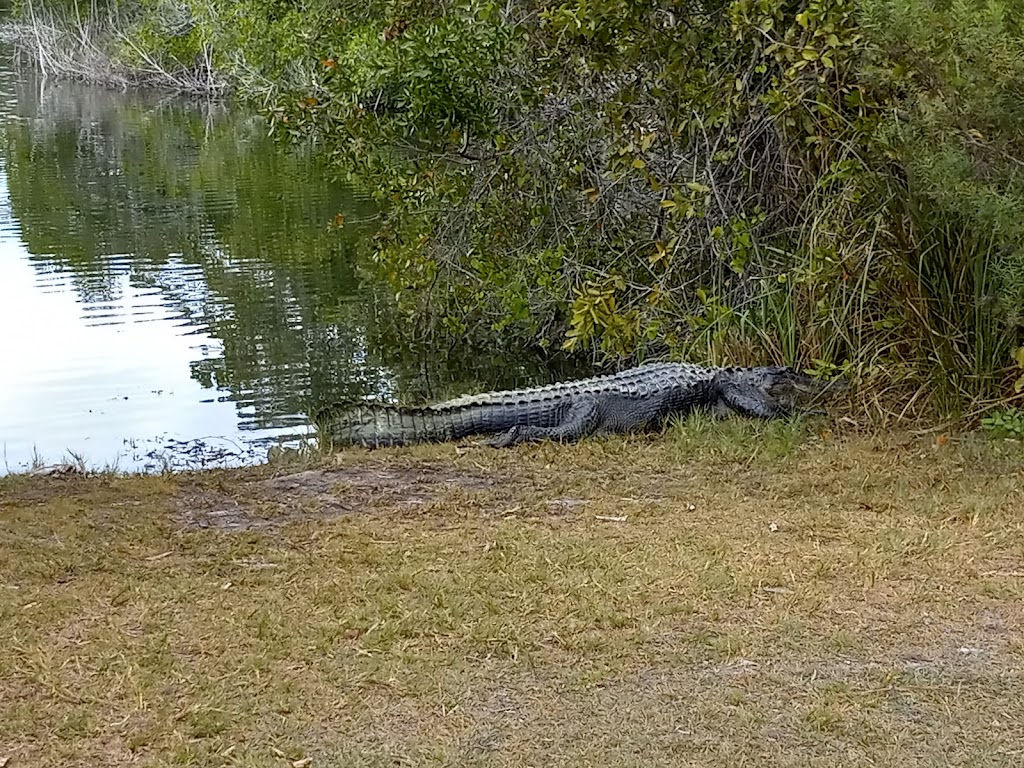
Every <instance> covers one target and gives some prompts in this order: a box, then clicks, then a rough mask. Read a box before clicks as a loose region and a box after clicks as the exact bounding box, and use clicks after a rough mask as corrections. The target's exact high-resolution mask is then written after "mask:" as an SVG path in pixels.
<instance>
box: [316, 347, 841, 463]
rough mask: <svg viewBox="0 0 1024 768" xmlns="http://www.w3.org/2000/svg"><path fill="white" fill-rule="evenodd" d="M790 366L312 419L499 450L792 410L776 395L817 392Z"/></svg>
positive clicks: (699, 369) (394, 436) (633, 376)
mask: <svg viewBox="0 0 1024 768" xmlns="http://www.w3.org/2000/svg"><path fill="white" fill-rule="evenodd" d="M820 387H821V385H820V382H816V381H815V380H813V379H811V378H809V377H807V376H802V375H801V374H798V373H796V372H794V371H792V370H791V369H789V368H779V367H764V368H713V367H703V366H698V365H690V364H686V363H653V364H648V365H642V366H639V367H637V368H631V369H629V370H626V371H622V372H621V373H616V374H612V375H609V376H597V377H594V378H590V379H583V380H580V381H570V382H564V383H560V384H552V385H550V386H546V387H534V388H531V389H523V390H512V391H504V392H488V393H484V394H480V395H468V396H466V397H460V398H456V399H454V400H449V401H447V402H443V403H438V404H436V405H428V406H424V407H419V408H408V407H399V406H391V405H379V404H373V403H363V404H347V405H338V406H333V407H331V408H328V409H326V410H325V411H322V412H321V413H319V414H318V415H317V417H316V419H315V421H316V422H317V425H318V428H319V429H320V433H321V435H323V436H325V437H328V438H330V440H331V441H332V442H333V443H334V444H335V445H353V444H355V445H365V446H369V447H379V446H386V445H406V444H409V443H421V442H446V441H450V440H461V439H463V438H466V437H469V436H472V435H493V436H494V437H492V439H490V440H489V441H488V443H489V444H490V445H493V446H495V447H508V446H512V445H516V444H518V443H523V442H535V441H539V440H556V441H560V442H573V441H575V440H579V439H580V438H582V437H585V436H587V435H591V434H612V433H622V432H630V431H636V430H643V429H649V428H651V427H654V426H656V425H661V424H663V423H664V422H665V421H666V420H667V419H669V418H671V417H674V416H680V415H684V414H686V413H689V412H690V411H693V410H695V409H697V408H718V409H721V408H722V407H725V408H726V409H728V410H731V411H735V412H737V413H741V414H743V415H746V416H752V417H757V418H768V419H770V418H776V417H779V416H783V415H785V414H787V413H789V412H790V409H789V408H788V407H787V406H786V405H784V404H783V403H781V402H779V401H778V400H777V399H776V398H777V396H779V395H791V394H793V393H794V392H797V391H808V390H814V389H817V388H820Z"/></svg>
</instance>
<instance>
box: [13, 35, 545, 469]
mask: <svg viewBox="0 0 1024 768" xmlns="http://www.w3.org/2000/svg"><path fill="white" fill-rule="evenodd" d="M374 214H375V210H374V207H373V205H372V204H371V203H370V202H369V201H368V200H367V199H366V198H365V197H364V196H361V195H360V194H359V193H358V191H357V190H354V189H352V188H348V187H346V186H344V185H340V184H337V183H332V182H331V181H330V180H329V179H328V178H327V176H326V175H325V173H324V172H323V171H322V169H320V168H318V166H317V165H316V163H315V162H314V160H313V159H312V158H311V157H309V156H308V155H306V154H304V153H303V152H300V151H294V150H293V151H285V150H283V149H282V148H280V147H278V146H276V145H275V143H274V142H273V141H272V140H271V139H270V138H269V137H268V136H267V135H266V125H265V123H263V121H262V120H261V119H260V118H259V117H257V116H253V115H250V114H247V113H246V112H244V111H242V110H233V109H231V108H229V107H227V106H224V105H211V104H203V103H195V102H189V101H186V100H182V99H180V98H172V97H168V96H166V95H158V94H140V93H129V94H125V93H120V92H113V91H108V90H104V89H99V88H94V87H88V86H83V85H80V84H73V83H65V82H54V81H48V82H44V81H42V80H40V79H39V78H38V77H35V76H33V75H31V73H29V72H26V71H25V70H23V69H16V68H15V67H13V65H12V62H11V57H10V49H9V48H8V49H5V48H3V47H2V44H0V474H2V473H4V472H6V471H19V470H23V469H26V468H29V467H31V466H32V465H33V464H34V463H39V462H40V461H42V462H46V463H52V462H56V461H66V460H68V458H69V457H71V456H80V457H82V458H83V459H84V460H85V461H86V463H87V465H88V466H90V467H93V468H102V467H107V466H116V467H118V468H120V469H123V470H154V469H161V468H163V467H165V466H170V467H172V468H185V467H201V466H211V465H214V466H224V465H232V464H238V463H243V462H252V461H258V460H262V459H263V458H264V457H265V455H266V450H267V448H268V446H270V445H272V444H274V443H278V442H283V443H285V444H294V443H295V442H297V441H301V440H302V439H304V438H305V437H307V436H309V435H310V434H311V427H310V426H309V419H308V414H309V413H310V412H311V411H312V410H313V408H314V407H315V406H316V405H322V404H324V403H327V402H331V401H334V400H350V399H355V398H362V397H372V398H379V399H386V400H398V401H403V402H420V401H423V400H428V399H431V398H434V397H439V396H441V395H449V394H454V393H457V392H465V391H472V390H480V389H491V388H497V387H507V386H519V385H524V384H530V383H540V382H547V381H551V380H553V378H554V372H553V371H551V370H549V369H548V368H547V367H546V366H544V365H543V364H542V363H541V362H539V361H536V360H531V359H530V357H529V356H528V355H522V356H518V358H517V360H516V361H515V362H512V361H510V360H509V359H508V356H507V355H503V354H499V353H494V354H491V355H483V354H481V353H479V352H473V351H471V350H462V349H459V348H457V347H456V348H452V349H445V350H439V349H431V348H429V347H428V346H425V345H420V346H417V345H415V344H407V343H400V339H399V337H398V336H397V335H396V324H395V322H394V321H393V311H392V309H391V306H390V303H389V300H388V299H387V296H388V293H387V291H384V290H383V289H382V287H381V286H378V285H376V284H375V283H374V282H373V280H372V276H371V277H368V273H367V272H366V271H365V270H361V269H360V268H359V264H360V254H361V252H362V251H361V247H360V246H361V244H362V243H363V241H364V240H365V238H366V237H367V233H368V232H369V231H370V223H371V220H372V218H373V216H374ZM339 216H340V217H341V219H343V220H344V222H345V225H344V226H343V227H341V228H340V229H339V228H337V227H334V226H332V222H337V221H338V220H339Z"/></svg>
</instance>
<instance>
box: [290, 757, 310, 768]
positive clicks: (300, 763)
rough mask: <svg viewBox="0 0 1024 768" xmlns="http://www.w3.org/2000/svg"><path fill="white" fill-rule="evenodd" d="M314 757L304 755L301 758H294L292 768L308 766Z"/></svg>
mask: <svg viewBox="0 0 1024 768" xmlns="http://www.w3.org/2000/svg"><path fill="white" fill-rule="evenodd" d="M312 763H313V758H312V757H304V758H302V759H301V760H294V761H293V762H292V768H306V766H307V765H312Z"/></svg>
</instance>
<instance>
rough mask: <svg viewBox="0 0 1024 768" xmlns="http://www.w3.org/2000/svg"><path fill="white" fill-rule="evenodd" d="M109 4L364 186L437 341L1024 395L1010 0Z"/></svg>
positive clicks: (883, 394)
mask: <svg viewBox="0 0 1024 768" xmlns="http://www.w3.org/2000/svg"><path fill="white" fill-rule="evenodd" d="M65 2H66V0H65ZM51 7H52V6H51ZM93 10H94V13H97V14H99V15H102V14H103V13H107V14H109V15H110V17H111V18H113V19H115V20H116V25H117V26H118V28H119V29H121V30H122V31H123V33H122V34H121V35H120V36H119V37H114V38H112V39H113V40H114V41H115V42H116V43H117V44H116V45H114V46H112V47H113V48H115V49H116V55H117V56H120V57H121V59H122V61H123V62H124V66H126V67H129V68H130V67H131V66H140V64H141V62H144V61H148V62H149V64H150V65H155V66H157V67H158V68H159V69H163V70H166V71H168V72H181V71H194V70H195V69H196V68H199V69H201V70H203V71H204V72H206V71H207V70H211V69H212V70H215V71H216V73H217V75H218V77H223V78H224V79H225V80H226V81H227V82H230V83H232V84H233V85H234V87H235V88H236V89H237V90H238V92H239V93H240V94H242V95H243V96H246V97H247V98H250V99H254V100H256V101H257V102H258V103H259V104H260V106H261V107H262V108H263V109H264V110H265V111H266V113H267V114H268V115H269V117H270V119H271V120H272V122H273V125H274V130H275V131H277V132H278V133H279V135H281V136H283V137H286V138H289V139H291V140H295V141H308V140H313V141H315V142H317V143H318V145H319V146H320V147H321V148H322V150H323V152H324V153H325V154H326V155H327V156H329V157H330V158H331V160H332V162H333V163H334V164H335V167H336V168H338V169H339V172H341V170H342V169H344V172H346V173H353V174H356V175H358V176H359V177H360V178H361V179H362V180H363V182H364V183H367V184H369V185H370V186H371V187H372V188H373V189H374V190H375V192H376V194H377V195H378V197H379V198H380V199H381V200H382V201H383V202H386V204H387V206H386V211H387V212H386V214H385V215H384V217H383V218H382V221H381V226H380V227H379V230H378V232H377V235H376V237H375V238H374V239H373V241H372V243H371V247H372V248H373V260H374V263H375V264H376V266H377V267H378V268H379V270H380V272H381V274H383V275H385V276H386V277H387V279H388V280H389V282H390V283H391V285H392V286H393V288H394V290H395V294H396V300H397V304H398V306H399V308H400V311H402V312H405V313H408V315H409V316H410V318H411V319H413V320H415V321H416V323H415V325H416V327H417V328H418V329H420V331H421V332H424V333H435V334H468V335H471V336H475V337H481V338H483V337H486V336H487V335H488V334H492V335H493V334H500V335H501V336H502V337H505V338H514V339H517V340H519V341H520V342H521V343H525V344H536V345H540V346H542V347H550V346H552V345H558V346H564V347H565V348H567V349H569V350H573V351H574V352H576V353H578V354H584V355H593V356H595V357H601V356H611V357H614V358H634V359H641V358H644V357H648V356H651V355H659V354H665V353H671V354H675V355H679V356H689V357H695V358H698V359H708V358H712V359H715V360H716V361H729V362H753V361H764V360H766V359H773V360H785V361H788V362H793V363H797V364H799V365H801V366H803V367H805V368H808V369H810V370H814V371H817V372H818V373H820V374H821V375H823V376H830V375H834V374H836V373H838V372H841V371H842V372H853V373H855V374H857V375H858V376H860V377H861V378H862V379H863V380H865V381H868V382H871V383H872V384H873V385H874V386H872V387H871V388H870V391H871V392H872V393H873V395H872V397H874V398H875V402H877V403H878V404H879V408H880V409H882V410H884V409H885V407H886V405H891V404H892V403H893V402H900V403H902V404H903V405H905V406H908V408H916V407H918V406H925V405H928V406H933V407H937V408H938V409H940V410H941V411H944V412H951V413H952V412H963V411H964V409H965V406H968V405H970V404H972V403H973V404H978V403H984V402H992V401H995V400H1000V399H1003V400H1009V399H1013V398H1015V397H1017V396H1018V395H1019V393H1020V390H1021V389H1022V388H1024V377H1021V367H1022V363H1024V354H1022V353H1021V352H1020V350H1019V347H1020V346H1021V344H1022V343H1024V336H1022V329H1024V315H1022V312H1021V307H1022V306H1024V216H1022V215H1021V214H1022V211H1021V210H1020V209H1021V207H1022V205H1024V188H1022V179H1021V169H1022V168H1024V146H1022V143H1024V134H1022V133H1021V131H1020V130H1019V128H1018V125H1019V123H1018V120H1017V114H1016V113H1017V111H1018V109H1019V107H1018V105H1019V104H1021V103H1022V96H1024V34H1022V22H1024V8H1022V3H1021V2H1020V0H990V1H989V2H985V3H975V2H969V1H968V0H948V1H946V2H934V1H929V0H708V1H707V2H703V3H687V2H682V1H681V0H656V2H651V1H650V0H643V1H641V0H566V2H562V3H559V4H555V3H547V2H537V1H536V0H512V1H511V2H508V3H506V4H502V5H499V4H496V3H493V2H489V1H488V0H452V1H450V2H432V3H427V2H421V1H417V0H375V1H374V2H370V3H355V2H331V1H330V0H308V1H307V2H286V1H285V0H255V1H254V2H244V3H235V2H231V1H230V0H131V2H130V3H129V2H123V3H118V4H113V5H110V6H108V7H107V10H106V11H98V10H96V9H95V7H94V8H93ZM118 41H119V42H118ZM140 57H141V58H140ZM206 76H207V79H209V77H208V72H207V73H206ZM198 79H199V80H200V81H201V80H202V77H200V78H198ZM922 395H926V396H922ZM883 404H886V405H883Z"/></svg>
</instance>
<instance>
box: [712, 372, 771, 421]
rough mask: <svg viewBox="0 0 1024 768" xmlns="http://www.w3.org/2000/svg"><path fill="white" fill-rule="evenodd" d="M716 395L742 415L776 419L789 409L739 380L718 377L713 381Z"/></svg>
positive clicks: (756, 388)
mask: <svg viewBox="0 0 1024 768" xmlns="http://www.w3.org/2000/svg"><path fill="white" fill-rule="evenodd" d="M715 385H716V387H717V389H718V395H719V397H721V399H722V402H723V403H725V404H726V405H727V406H729V408H731V409H732V410H734V411H736V412H737V413H741V414H743V415H744V416H754V417H756V418H759V419H776V418H778V417H780V416H786V415H788V414H789V412H790V409H789V408H787V407H786V406H785V405H783V404H782V403H780V402H779V401H778V400H774V399H772V398H771V397H769V396H768V395H766V394H765V393H764V392H762V391H761V390H760V389H759V388H758V387H755V386H753V385H752V384H746V383H744V382H739V381H729V380H728V379H724V380H723V379H718V380H717V381H716V382H715Z"/></svg>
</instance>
